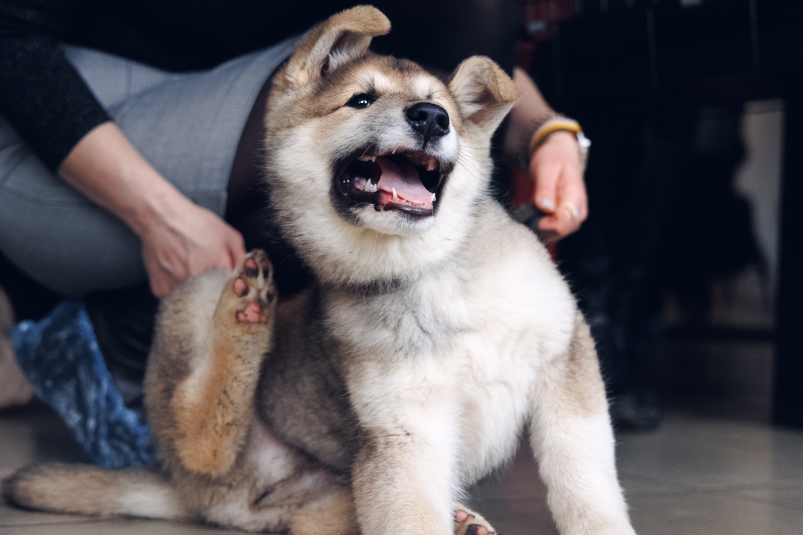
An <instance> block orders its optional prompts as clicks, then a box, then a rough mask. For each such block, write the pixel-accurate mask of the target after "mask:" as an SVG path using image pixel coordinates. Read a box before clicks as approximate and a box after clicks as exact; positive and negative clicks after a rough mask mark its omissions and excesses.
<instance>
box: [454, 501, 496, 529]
mask: <svg viewBox="0 0 803 535" xmlns="http://www.w3.org/2000/svg"><path fill="white" fill-rule="evenodd" d="M454 535H496V530H494V528H493V527H491V525H490V524H489V523H488V521H487V520H485V519H484V518H483V517H482V516H481V515H480V514H479V513H475V512H474V511H472V510H471V509H469V508H468V507H466V506H465V505H460V504H459V503H457V504H455V506H454Z"/></svg>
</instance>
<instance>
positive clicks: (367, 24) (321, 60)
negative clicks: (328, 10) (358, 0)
mask: <svg viewBox="0 0 803 535" xmlns="http://www.w3.org/2000/svg"><path fill="white" fill-rule="evenodd" d="M389 31H390V21H389V20H388V18H387V17H386V16H385V15H384V14H383V13H382V12H381V11H379V10H378V9H377V8H375V7H373V6H357V7H353V8H351V9H347V10H345V11H341V12H340V13H338V14H336V15H333V16H331V17H329V18H328V19H327V20H326V21H324V22H322V23H321V24H319V25H318V26H316V27H315V28H313V29H312V31H310V33H309V34H308V35H307V36H306V37H305V38H304V39H303V40H302V41H301V43H300V44H299V45H298V48H297V49H296V51H295V52H294V53H293V55H292V56H291V57H290V61H289V62H288V63H287V69H286V70H285V76H286V78H287V82H288V83H289V84H290V86H291V87H294V88H298V87H301V86H304V85H306V84H308V83H310V82H313V81H315V80H317V79H318V78H319V77H321V76H324V75H326V73H327V72H330V71H333V70H334V69H337V68H338V67H339V66H341V65H343V64H344V63H347V62H349V61H351V60H353V59H356V58H359V57H360V56H362V55H363V54H365V52H366V50H368V45H370V44H371V39H372V38H373V37H376V36H377V35H385V34H386V33H388V32H389Z"/></svg>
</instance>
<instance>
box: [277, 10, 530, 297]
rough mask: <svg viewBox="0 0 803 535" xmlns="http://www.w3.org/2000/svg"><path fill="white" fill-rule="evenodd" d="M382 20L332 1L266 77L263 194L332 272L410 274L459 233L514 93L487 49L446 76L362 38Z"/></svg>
mask: <svg viewBox="0 0 803 535" xmlns="http://www.w3.org/2000/svg"><path fill="white" fill-rule="evenodd" d="M388 31H390V22H389V21H388V19H387V18H386V17H385V16H384V15H383V14H382V13H381V12H380V11H379V10H377V9H375V8H373V7H368V6H360V7H355V8H353V9H350V10H347V11H344V12H342V13H338V14H337V15H335V16H333V17H331V18H330V19H328V20H327V21H325V22H323V23H322V24H320V25H319V26H318V27H316V28H315V29H313V30H312V31H311V32H310V33H309V34H307V36H306V37H305V38H304V39H303V40H302V41H301V43H300V45H299V46H298V48H297V50H296V52H295V53H294V54H293V55H292V56H291V57H290V59H289V60H288V62H287V63H286V65H285V66H284V68H283V69H282V71H281V72H279V73H277V75H276V76H275V78H274V85H273V88H272V90H271V96H270V100H269V104H268V112H267V117H266V125H267V131H268V137H267V141H266V146H267V175H268V180H269V182H270V185H271V190H272V199H273V201H272V202H273V205H274V206H273V207H274V209H275V211H276V213H277V216H278V218H279V224H280V225H281V226H282V227H283V229H284V231H285V233H286V234H287V235H288V237H289V238H290V239H291V240H292V241H293V242H294V243H295V245H296V246H297V248H298V250H299V252H300V254H301V255H302V256H303V257H304V258H305V259H306V260H307V261H308V262H309V263H310V265H311V267H312V268H313V269H314V270H315V271H316V272H317V273H318V275H319V276H320V277H322V278H324V279H329V280H330V281H333V282H346V283H358V284H359V283H365V282H374V281H377V280H387V279H396V278H405V277H409V276H413V275H415V274H416V273H417V272H419V271H420V270H421V269H425V268H426V267H427V266H432V265H433V264H435V263H437V262H438V261H440V260H443V259H445V258H446V257H447V256H448V255H449V253H450V252H452V251H453V250H454V249H455V248H456V247H458V246H459V245H460V243H461V242H462V241H463V240H464V239H465V237H466V233H467V232H468V231H469V228H470V227H471V225H472V222H473V218H472V212H473V208H474V205H475V203H476V201H477V200H478V199H479V198H480V197H481V196H482V195H484V194H485V193H486V191H487V189H488V181H489V178H490V174H491V170H492V163H491V160H490V139H491V136H492V134H493V132H494V130H495V129H496V128H497V126H498V125H499V123H500V122H501V121H502V119H503V118H504V116H505V115H506V114H507V112H508V111H509V109H510V107H511V106H512V104H513V102H514V101H515V99H516V98H517V97H518V90H517V89H516V87H515V85H514V84H513V81H512V80H511V79H510V78H509V77H508V76H507V75H506V74H505V73H504V72H503V71H502V70H501V69H500V68H499V67H498V66H497V65H496V64H495V63H494V62H493V61H491V60H490V59H488V58H484V57H472V58H469V59H467V60H466V61H464V62H463V63H462V64H460V66H459V67H458V68H457V70H456V71H455V72H454V74H453V75H452V77H451V80H450V81H449V83H448V85H446V84H444V83H443V82H442V81H441V80H439V79H438V78H437V77H435V76H433V75H432V74H430V73H428V72H427V71H425V70H424V69H422V68H421V67H419V66H418V65H417V64H415V63H412V62H410V61H407V60H401V59H396V58H393V57H385V56H377V55H374V54H372V53H370V52H368V46H369V44H370V42H371V39H372V37H374V36H377V35H383V34H385V33H387V32H388Z"/></svg>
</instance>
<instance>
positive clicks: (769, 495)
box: [731, 483, 803, 531]
mask: <svg viewBox="0 0 803 535" xmlns="http://www.w3.org/2000/svg"><path fill="white" fill-rule="evenodd" d="M731 494H732V495H734V496H736V497H739V498H743V499H748V500H754V501H758V502H762V503H768V504H771V505H774V506H776V507H786V508H791V509H795V510H803V483H796V484H794V485H773V486H771V487H768V488H755V489H743V490H738V491H732V492H731ZM801 531H803V530H801Z"/></svg>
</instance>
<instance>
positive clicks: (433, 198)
mask: <svg viewBox="0 0 803 535" xmlns="http://www.w3.org/2000/svg"><path fill="white" fill-rule="evenodd" d="M432 202H435V194H434V193H433V194H432Z"/></svg>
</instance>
